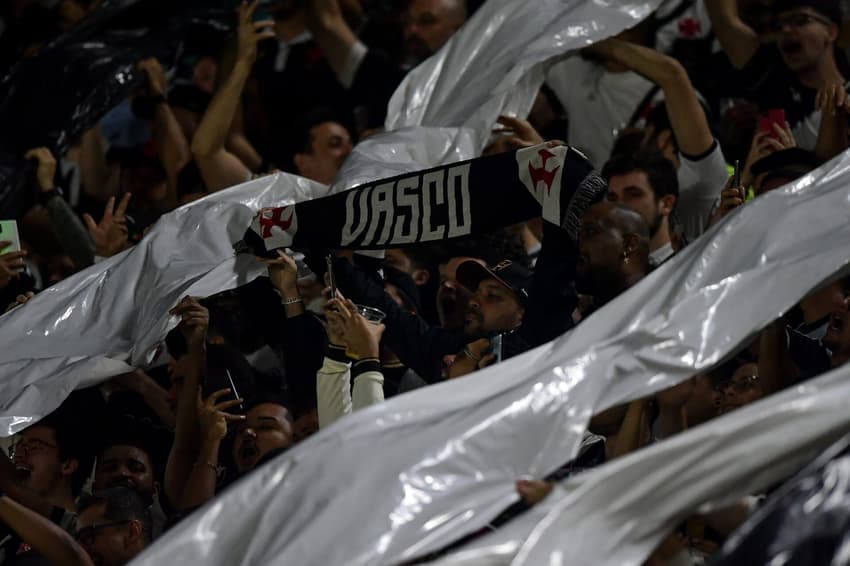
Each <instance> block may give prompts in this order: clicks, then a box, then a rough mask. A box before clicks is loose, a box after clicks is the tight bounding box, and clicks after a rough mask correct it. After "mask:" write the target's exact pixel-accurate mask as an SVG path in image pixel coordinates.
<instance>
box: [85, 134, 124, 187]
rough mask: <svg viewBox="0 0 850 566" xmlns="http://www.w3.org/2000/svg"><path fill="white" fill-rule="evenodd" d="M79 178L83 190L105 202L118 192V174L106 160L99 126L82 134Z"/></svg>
mask: <svg viewBox="0 0 850 566" xmlns="http://www.w3.org/2000/svg"><path fill="white" fill-rule="evenodd" d="M80 179H81V181H82V184H83V191H84V192H85V193H86V194H87V195H89V196H91V197H94V198H96V199H97V200H99V201H100V202H102V203H105V202H106V201H107V200H108V199H109V197H111V196H115V195H116V193H117V192H118V179H119V175H117V174H113V168H110V167H109V164H108V163H107V162H106V148H105V147H104V140H103V133H102V132H101V130H100V126H95V127H93V128H91V129H90V130H88V131H87V132H86V133H84V134H83V138H82V142H81V144H80Z"/></svg>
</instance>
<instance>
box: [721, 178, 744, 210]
mask: <svg viewBox="0 0 850 566" xmlns="http://www.w3.org/2000/svg"><path fill="white" fill-rule="evenodd" d="M734 185H735V178H734V177H729V181H727V182H726V186H725V187H724V188H723V191H721V193H720V208H719V209H718V210H719V216H720V218H723V217H724V216H726V215H727V214H729V213H730V212H732V211H733V210H735V209H736V208H738V207H739V206H741V205H742V204H744V202H745V201H746V198H747V189H745V188H744V187H736V186H734Z"/></svg>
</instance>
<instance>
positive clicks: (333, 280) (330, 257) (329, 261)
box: [325, 254, 336, 299]
mask: <svg viewBox="0 0 850 566" xmlns="http://www.w3.org/2000/svg"><path fill="white" fill-rule="evenodd" d="M325 263H326V264H327V266H328V287H330V288H331V299H336V278H335V277H334V256H333V255H332V254H328V255H327V256H325Z"/></svg>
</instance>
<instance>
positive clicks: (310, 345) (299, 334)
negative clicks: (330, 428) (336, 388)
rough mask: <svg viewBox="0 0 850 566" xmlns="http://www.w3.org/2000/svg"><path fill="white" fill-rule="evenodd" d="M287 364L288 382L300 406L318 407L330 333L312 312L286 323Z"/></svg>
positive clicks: (284, 330)
mask: <svg viewBox="0 0 850 566" xmlns="http://www.w3.org/2000/svg"><path fill="white" fill-rule="evenodd" d="M282 326H283V328H282V330H283V341H282V347H281V348H282V351H283V364H284V370H285V371H286V383H287V385H288V386H289V391H290V393H291V394H292V397H293V400H294V401H295V402H296V404H297V405H298V406H300V407H307V408H309V407H315V406H316V373H317V372H318V371H319V368H321V367H322V362H323V360H324V357H325V344H326V342H327V334H326V333H325V328H324V326H322V323H321V322H319V320H318V319H317V318H316V317H315V316H314V315H313V314H312V313H309V312H305V313H304V314H301V315H298V316H295V317H292V318H287V319H285V320H284V322H283V325H282Z"/></svg>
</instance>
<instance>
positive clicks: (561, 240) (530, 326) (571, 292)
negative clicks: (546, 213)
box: [519, 222, 578, 348]
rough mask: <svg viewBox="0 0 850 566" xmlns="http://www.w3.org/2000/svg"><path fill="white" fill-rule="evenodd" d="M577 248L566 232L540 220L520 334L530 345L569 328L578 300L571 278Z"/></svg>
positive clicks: (533, 346)
mask: <svg viewBox="0 0 850 566" xmlns="http://www.w3.org/2000/svg"><path fill="white" fill-rule="evenodd" d="M577 259H578V249H577V248H576V245H575V244H574V243H573V242H572V240H570V238H569V236H568V235H567V233H566V232H565V231H563V230H561V229H560V228H558V227H557V226H555V225H554V224H550V223H549V222H544V223H543V246H542V248H541V250H540V255H539V256H538V258H537V264H536V266H535V268H534V278H533V279H532V281H531V289H530V290H529V293H528V306H527V308H526V309H525V316H524V317H523V322H522V327H521V328H520V330H519V334H520V336H521V337H522V338H523V339H524V340H525V342H526V343H528V345H529V346H530V347H531V348H535V347H537V346H540V345H541V344H545V343H546V342H549V341H550V340H554V339H555V338H557V337H558V336H560V335H562V334H563V333H565V332H567V331H568V330H570V329H572V328H573V326H575V324H574V323H573V318H572V314H573V311H574V310H575V308H576V305H577V303H578V298H577V296H576V293H575V287H574V281H575V278H576V260H577Z"/></svg>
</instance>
